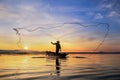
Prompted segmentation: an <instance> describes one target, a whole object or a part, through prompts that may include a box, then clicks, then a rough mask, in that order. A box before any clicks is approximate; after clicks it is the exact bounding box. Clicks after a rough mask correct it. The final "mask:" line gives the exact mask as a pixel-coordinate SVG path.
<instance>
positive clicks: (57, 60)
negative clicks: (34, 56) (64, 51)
mask: <svg viewBox="0 0 120 80" xmlns="http://www.w3.org/2000/svg"><path fill="white" fill-rule="evenodd" d="M56 73H57V76H60V62H59V58H58V57H56Z"/></svg>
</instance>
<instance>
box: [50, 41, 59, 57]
mask: <svg viewBox="0 0 120 80" xmlns="http://www.w3.org/2000/svg"><path fill="white" fill-rule="evenodd" d="M51 44H53V45H56V55H57V56H58V55H59V51H61V45H60V41H57V42H56V43H53V42H51Z"/></svg>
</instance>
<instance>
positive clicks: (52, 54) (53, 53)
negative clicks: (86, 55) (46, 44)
mask: <svg viewBox="0 0 120 80" xmlns="http://www.w3.org/2000/svg"><path fill="white" fill-rule="evenodd" d="M46 55H47V56H55V57H60V58H66V57H67V55H68V54H67V53H59V54H58V55H56V53H55V52H51V51H46Z"/></svg>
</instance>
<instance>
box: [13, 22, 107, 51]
mask: <svg viewBox="0 0 120 80" xmlns="http://www.w3.org/2000/svg"><path fill="white" fill-rule="evenodd" d="M13 30H14V31H15V32H16V35H17V37H18V41H17V42H16V44H17V46H18V47H19V48H20V49H22V48H23V45H22V44H23V42H24V38H25V36H24V35H23V33H26V34H29V35H32V36H34V37H30V39H31V40H32V39H34V38H35V39H37V40H38V42H39V41H41V38H47V39H49V40H46V41H51V40H56V41H57V40H59V41H62V42H66V43H69V44H75V42H79V43H78V44H80V46H83V45H87V43H88V44H92V43H94V41H96V42H97V43H96V47H94V49H92V50H91V51H97V50H99V48H100V47H101V46H102V45H103V43H104V42H105V40H106V38H107V36H108V33H109V24H108V23H80V22H66V23H54V24H30V25H28V26H20V27H19V26H18V27H15V28H13ZM23 36H24V38H23ZM39 37H41V38H39ZM44 40H45V39H44Z"/></svg>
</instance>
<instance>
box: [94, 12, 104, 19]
mask: <svg viewBox="0 0 120 80" xmlns="http://www.w3.org/2000/svg"><path fill="white" fill-rule="evenodd" d="M103 18H104V17H103V15H102V14H100V13H97V14H96V15H95V19H103Z"/></svg>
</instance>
